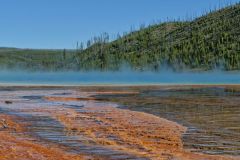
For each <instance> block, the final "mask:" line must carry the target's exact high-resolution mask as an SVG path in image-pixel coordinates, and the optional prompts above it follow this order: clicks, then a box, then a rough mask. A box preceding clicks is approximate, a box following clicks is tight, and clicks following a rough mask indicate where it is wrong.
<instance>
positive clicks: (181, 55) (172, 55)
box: [0, 4, 240, 70]
mask: <svg viewBox="0 0 240 160" xmlns="http://www.w3.org/2000/svg"><path fill="white" fill-rule="evenodd" d="M0 65H1V66H2V67H5V68H15V67H16V66H17V67H18V68H19V67H21V68H27V69H28V68H31V69H40V70H60V69H65V70H119V69H120V68H121V67H123V66H125V65H126V66H128V67H130V68H131V69H134V70H159V69H161V68H163V67H170V68H172V69H174V70H185V69H188V70H189V69H190V70H195V69H197V70H211V69H215V68H218V69H223V70H239V69H240V4H236V5H233V6H229V7H226V8H224V9H221V10H219V11H214V12H211V13H209V14H207V15H205V16H202V17H200V18H197V19H194V20H193V21H185V22H179V21H173V22H165V23H161V24H157V25H152V26H149V27H142V28H141V29H140V30H139V31H134V32H130V33H129V34H125V35H124V36H119V37H118V38H117V39H116V40H115V41H113V42H109V36H108V34H103V35H101V36H100V37H95V38H94V39H92V41H89V42H87V48H86V49H83V48H82V47H80V49H77V50H75V51H74V50H67V51H66V50H19V49H9V48H2V49H0Z"/></svg>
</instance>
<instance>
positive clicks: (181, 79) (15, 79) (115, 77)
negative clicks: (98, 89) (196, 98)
mask: <svg viewBox="0 0 240 160" xmlns="http://www.w3.org/2000/svg"><path fill="white" fill-rule="evenodd" d="M0 83H1V84H21V85H40V84H41V85H94V84H100V85H101V84H102V85H104V84H108V85H111V84H112V85H114V84H116V85H117V84H120V85H121V84H122V85H124V84H129V85H141V84H143V85H144V84H240V73H239V72H220V71H214V72H199V73H193V72H182V73H175V72H170V71H161V72H133V71H122V72H25V71H1V72H0Z"/></svg>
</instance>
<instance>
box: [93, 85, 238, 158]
mask: <svg viewBox="0 0 240 160" xmlns="http://www.w3.org/2000/svg"><path fill="white" fill-rule="evenodd" d="M234 88H236V87H234V86H233V87H230V88H229V87H224V86H220V87H217V86H210V87H193V88H192V87H178V88H177V89H176V88H174V87H164V88H151V89H148V88H145V89H140V91H139V94H135V95H104V96H97V97H98V98H99V97H101V98H103V99H109V100H110V99H111V101H112V100H113V99H114V101H116V102H118V103H121V104H122V105H123V106H122V107H123V108H127V109H131V110H135V111H143V112H147V113H151V114H154V115H157V116H160V117H163V118H166V119H169V120H172V121H175V122H178V123H180V124H183V125H184V126H187V127H188V130H187V132H186V133H185V134H184V135H183V141H184V146H185V148H188V149H191V150H192V151H195V152H202V153H207V154H228V155H240V90H238V89H234ZM135 90H139V89H135Z"/></svg>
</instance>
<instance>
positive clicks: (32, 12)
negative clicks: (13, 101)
mask: <svg viewBox="0 0 240 160" xmlns="http://www.w3.org/2000/svg"><path fill="white" fill-rule="evenodd" d="M227 2H232V3H235V2H239V0H0V46H8V47H20V48H74V47H75V45H76V42H77V41H87V40H88V39H90V38H91V37H93V36H94V35H99V34H100V33H102V32H105V31H106V32H108V33H110V34H117V33H118V32H120V33H122V32H124V31H128V30H129V29H130V26H131V25H135V26H139V24H141V23H144V22H145V23H151V22H152V21H153V20H160V19H161V20H166V19H167V17H169V18H178V17H181V18H184V17H186V16H187V15H199V14H200V13H202V12H204V11H206V10H208V9H209V8H214V6H219V4H221V5H222V6H224V4H226V3H227Z"/></svg>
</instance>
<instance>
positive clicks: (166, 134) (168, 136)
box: [0, 87, 239, 159]
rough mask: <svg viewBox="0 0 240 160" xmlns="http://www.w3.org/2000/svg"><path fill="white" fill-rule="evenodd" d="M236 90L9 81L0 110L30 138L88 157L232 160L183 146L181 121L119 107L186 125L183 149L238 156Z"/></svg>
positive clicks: (2, 96)
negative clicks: (65, 85) (39, 84)
mask: <svg viewBox="0 0 240 160" xmlns="http://www.w3.org/2000/svg"><path fill="white" fill-rule="evenodd" d="M230 93H231V94H230ZM237 96H238V92H237V91H234V90H231V89H230V90H229V89H226V88H222V87H220V88H192V89H190V90H189V88H186V87H185V88H178V87H177V88H171V87H170V88H168V87H83V88H81V87H80V88H74V89H73V88H20V89H19V88H18V89H17V88H15V89H14V87H13V88H2V90H1V91H0V112H1V114H7V115H13V116H17V117H20V119H18V120H17V123H19V124H27V125H26V131H24V133H22V134H23V135H24V134H26V135H29V136H30V137H32V138H33V139H34V142H35V141H36V142H37V143H40V144H43V145H46V144H49V143H53V144H57V145H59V147H66V148H67V149H66V150H67V151H68V152H70V153H74V154H84V155H90V156H93V157H91V158H92V159H231V158H230V157H219V156H208V155H201V154H194V153H191V152H188V151H184V150H183V148H182V141H181V136H182V134H183V133H184V132H185V131H186V128H184V127H183V126H180V125H178V124H176V123H174V122H171V121H168V120H165V119H161V118H159V117H156V116H153V115H150V114H144V113H141V112H132V111H128V110H125V109H119V108H118V107H119V105H120V107H122V108H126V107H127V108H129V109H131V110H138V111H144V112H148V113H151V114H155V115H157V116H160V117H164V118H167V119H169V120H173V121H176V122H179V123H181V124H183V125H186V126H188V127H189V128H188V131H187V132H186V133H185V134H184V137H183V140H184V145H185V148H188V149H191V150H194V151H196V152H202V153H208V154H214V155H215V154H216V155H219V154H224V155H234V156H239V126H238V125H239V124H238V123H237V122H238V120H239V109H238V108H237V106H238V98H237ZM107 101H109V102H107ZM115 102H118V103H115ZM219 106H220V107H221V109H219ZM234 107H235V108H234ZM213 115H214V116H213ZM220 120H221V121H220ZM96 157H97V158H96ZM232 158H233V159H235V158H236V159H238V157H232Z"/></svg>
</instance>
